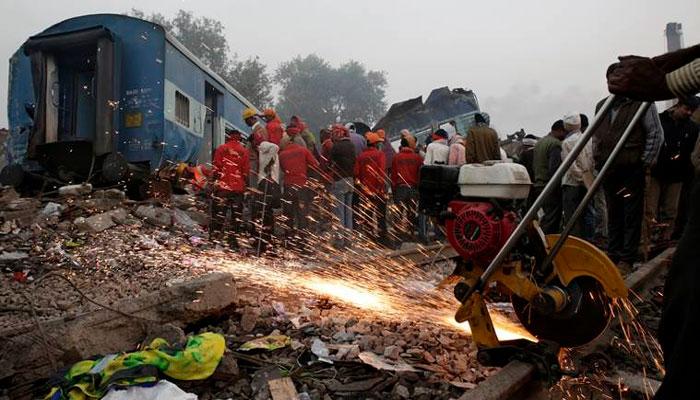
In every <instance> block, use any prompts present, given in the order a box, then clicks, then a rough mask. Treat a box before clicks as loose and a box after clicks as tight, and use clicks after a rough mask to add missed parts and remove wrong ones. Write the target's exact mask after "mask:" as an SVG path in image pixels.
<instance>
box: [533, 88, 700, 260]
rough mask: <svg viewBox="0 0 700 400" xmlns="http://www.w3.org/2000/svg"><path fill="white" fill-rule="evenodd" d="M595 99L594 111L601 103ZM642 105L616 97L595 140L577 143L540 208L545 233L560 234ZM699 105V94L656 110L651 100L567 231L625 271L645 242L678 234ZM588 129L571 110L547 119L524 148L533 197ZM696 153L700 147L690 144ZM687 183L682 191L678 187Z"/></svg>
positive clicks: (691, 173) (663, 240) (689, 178)
mask: <svg viewBox="0 0 700 400" xmlns="http://www.w3.org/2000/svg"><path fill="white" fill-rule="evenodd" d="M602 104H603V101H602V100H601V101H600V102H599V103H598V105H597V107H596V112H598V110H599V109H600V108H601V106H602ZM640 105H641V102H639V101H634V100H632V99H629V98H625V97H617V98H616V99H615V101H614V103H613V105H612V108H611V109H610V111H608V112H607V113H606V114H605V115H602V116H601V118H602V120H601V122H600V124H599V125H598V126H597V127H596V130H595V132H593V139H592V140H591V141H590V142H588V144H587V145H586V146H585V147H584V148H583V150H582V151H581V153H580V154H579V155H578V157H577V158H576V160H575V161H574V163H573V164H572V165H571V167H570V168H569V169H568V170H567V171H566V173H565V174H564V176H563V178H562V180H561V182H560V185H559V186H558V190H555V191H554V192H553V193H552V194H551V195H550V196H549V197H548V198H547V199H545V202H544V205H543V207H542V211H543V215H542V217H541V218H540V226H541V228H542V230H543V231H544V232H545V233H559V232H561V230H562V228H563V226H565V225H566V224H567V223H568V222H569V221H570V220H571V218H572V215H573V214H574V211H575V210H576V207H577V206H578V204H579V203H580V202H581V200H582V199H583V197H584V196H585V195H586V193H587V191H588V189H589V188H590V187H591V184H592V183H593V180H594V179H595V177H596V176H597V175H598V173H599V171H600V170H601V169H602V167H603V165H604V164H605V162H606V161H607V160H608V158H609V157H610V155H611V153H612V151H613V148H614V147H615V145H616V144H617V142H618V141H619V139H620V137H621V135H622V133H623V132H624V130H625V128H626V127H627V125H628V124H629V123H630V122H631V121H632V118H633V116H634V114H635V112H636V111H637V109H638V108H639V106H640ZM698 105H700V99H698V98H697V97H693V96H691V97H684V98H682V99H678V100H677V101H676V103H675V104H674V105H672V106H671V107H670V108H668V109H667V110H665V111H664V112H662V113H661V114H659V113H658V112H657V110H656V107H655V105H654V104H652V105H651V106H650V107H649V109H648V110H647V112H646V113H645V114H644V115H643V117H642V119H641V120H640V121H639V123H638V124H637V125H636V126H635V127H634V129H633V130H632V131H631V134H630V136H629V137H628V140H627V141H626V143H625V145H624V147H623V148H622V151H621V152H620V153H619V154H618V156H617V157H616V158H615V160H614V161H613V164H612V166H611V168H610V169H609V170H608V171H609V172H608V174H607V175H606V176H605V177H604V180H603V190H602V191H601V192H600V193H596V195H595V196H594V198H593V201H591V202H590V203H589V205H588V207H587V208H586V209H585V210H584V212H583V214H582V215H581V216H580V217H579V218H578V220H577V221H575V223H574V225H573V230H572V234H573V235H575V236H578V237H581V238H583V239H586V240H588V241H590V242H593V243H595V244H597V245H598V246H599V247H602V248H606V249H607V252H608V255H609V256H610V258H611V259H612V260H613V261H614V262H615V263H617V265H618V268H619V269H620V271H621V272H623V273H629V272H631V271H632V269H633V268H634V264H635V263H637V262H639V261H640V260H641V259H642V258H643V255H644V254H645V253H646V250H647V249H648V248H649V246H650V243H651V242H652V241H653V242H655V243H667V242H669V241H670V240H672V239H675V238H677V237H678V236H680V232H681V231H682V227H683V224H684V222H685V219H684V218H678V217H679V210H681V212H684V211H683V210H685V209H686V208H687V202H688V197H687V196H688V195H687V194H683V193H684V192H685V193H687V192H688V191H689V188H690V183H691V181H692V178H693V176H694V168H693V165H692V162H691V154H692V152H693V149H695V148H697V147H698V146H700V143H699V142H698V125H697V124H696V123H695V122H693V121H692V120H691V119H690V117H691V115H692V114H693V112H694V111H695V110H696V109H697V108H698ZM587 127H588V118H587V117H586V116H585V115H584V114H578V113H572V114H569V115H566V116H564V117H563V118H562V119H561V120H558V121H556V122H555V123H554V124H552V127H551V130H550V132H549V134H547V135H546V136H544V137H543V138H541V139H539V140H537V142H536V144H534V146H532V147H531V148H530V149H528V150H526V151H527V152H531V156H530V157H524V158H523V159H524V160H525V162H524V163H529V162H531V163H532V165H531V167H529V169H531V170H532V171H533V176H532V180H533V183H534V190H533V197H531V198H532V199H534V198H535V197H536V196H537V195H538V194H539V193H541V191H542V190H543V188H544V186H545V185H546V184H547V183H548V182H549V181H550V179H551V178H552V177H553V175H554V172H555V171H556V169H557V168H558V167H559V165H560V164H561V162H562V160H563V159H564V158H566V156H567V155H568V154H569V153H570V152H571V150H572V149H573V148H574V146H575V145H576V144H577V143H578V141H579V140H581V137H582V135H583V134H582V132H584V131H585V130H586V128H587ZM696 152H700V150H696ZM684 188H685V189H684Z"/></svg>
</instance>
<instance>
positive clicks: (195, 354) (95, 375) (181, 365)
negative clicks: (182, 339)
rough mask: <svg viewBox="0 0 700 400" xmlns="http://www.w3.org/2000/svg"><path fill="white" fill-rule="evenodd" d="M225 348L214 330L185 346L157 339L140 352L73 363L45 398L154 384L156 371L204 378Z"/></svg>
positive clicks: (75, 399) (92, 395)
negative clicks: (177, 345)
mask: <svg viewBox="0 0 700 400" xmlns="http://www.w3.org/2000/svg"><path fill="white" fill-rule="evenodd" d="M225 349H226V341H225V340H224V337H223V336H222V335H219V334H217V333H209V332H207V333H202V334H201V335H195V336H190V337H189V338H188V339H187V344H186V345H185V348H184V349H176V348H172V347H170V345H169V344H168V343H167V342H166V341H165V340H164V339H161V338H157V339H154V340H153V341H152V342H151V344H150V345H149V346H148V347H146V348H144V349H143V350H141V351H135V352H132V353H124V354H120V355H116V356H112V357H110V356H107V357H103V358H100V359H97V360H84V361H80V362H77V363H75V364H74V365H73V366H72V367H71V368H70V369H69V370H68V372H67V373H66V374H65V375H64V376H63V379H62V382H61V383H60V385H56V386H55V387H53V388H52V389H51V391H50V393H49V394H48V395H47V396H46V397H45V399H51V400H63V399H67V400H88V399H99V398H102V397H103V396H104V395H105V394H106V393H107V392H108V391H109V389H111V388H112V387H125V386H134V385H139V384H144V383H155V382H157V381H158V375H159V374H163V375H166V376H168V377H171V378H174V379H178V380H198V379H206V378H208V377H209V376H210V375H211V374H213V373H214V370H216V367H217V366H218V365H219V361H220V360H221V357H223V355H224V350H225ZM100 363H102V364H103V365H100ZM93 369H94V370H93Z"/></svg>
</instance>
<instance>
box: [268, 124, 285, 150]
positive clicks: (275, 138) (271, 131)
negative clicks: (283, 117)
mask: <svg viewBox="0 0 700 400" xmlns="http://www.w3.org/2000/svg"><path fill="white" fill-rule="evenodd" d="M265 128H266V129H267V141H268V142H271V143H274V144H276V145H278V146H279V145H280V141H281V140H282V136H283V135H284V129H282V121H280V120H279V118H275V119H273V120H272V121H270V122H268V123H267V125H266V126H265Z"/></svg>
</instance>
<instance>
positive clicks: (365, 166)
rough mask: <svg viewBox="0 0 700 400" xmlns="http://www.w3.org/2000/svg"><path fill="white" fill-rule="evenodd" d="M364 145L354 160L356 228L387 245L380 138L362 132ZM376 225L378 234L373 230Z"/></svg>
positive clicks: (384, 168)
mask: <svg viewBox="0 0 700 400" xmlns="http://www.w3.org/2000/svg"><path fill="white" fill-rule="evenodd" d="M365 138H366V139H367V148H366V149H365V150H363V151H362V153H360V155H359V156H358V157H357V160H356V161H355V187H356V188H357V189H359V195H360V205H359V207H358V209H359V213H360V215H359V216H358V217H359V220H360V221H359V222H360V223H359V224H358V225H359V228H360V230H361V231H362V232H364V233H365V234H366V235H367V236H368V237H370V238H371V239H372V240H375V241H376V242H378V243H380V244H384V245H387V244H388V241H389V238H388V237H387V226H386V201H387V195H386V182H387V179H386V173H385V171H386V156H385V155H384V153H383V152H382V151H381V150H379V144H380V143H382V139H381V137H379V135H377V134H376V133H374V132H367V134H365ZM375 223H376V224H377V228H378V230H379V233H378V234H375V233H374V232H375V231H374V224H375Z"/></svg>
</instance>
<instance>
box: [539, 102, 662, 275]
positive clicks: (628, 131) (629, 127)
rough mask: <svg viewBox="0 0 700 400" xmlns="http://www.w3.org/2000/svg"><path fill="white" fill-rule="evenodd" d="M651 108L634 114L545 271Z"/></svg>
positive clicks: (646, 106) (549, 256)
mask: <svg viewBox="0 0 700 400" xmlns="http://www.w3.org/2000/svg"><path fill="white" fill-rule="evenodd" d="M650 106H651V103H649V102H644V103H642V104H641V105H640V106H639V108H638V109H637V112H636V113H635V114H634V117H632V121H630V123H629V125H627V128H625V132H624V133H623V134H622V136H620V140H618V142H617V144H616V145H615V148H613V150H612V152H611V153H610V156H608V159H607V160H605V164H604V165H603V168H601V169H600V172H599V173H598V176H596V178H595V179H594V180H593V183H592V184H591V187H590V188H588V191H587V192H586V195H585V196H583V199H582V200H581V202H580V203H579V205H578V207H577V208H576V211H574V213H573V215H572V216H571V218H570V219H569V221H567V223H566V226H565V227H564V230H563V231H562V232H561V235H560V236H559V238H558V239H557V241H556V243H554V246H552V248H551V249H550V250H549V253H548V254H547V257H546V258H545V259H544V262H543V263H542V265H541V267H540V268H542V269H543V270H544V269H546V268H547V266H549V264H550V263H551V262H552V260H554V257H556V255H557V253H559V250H560V249H561V247H562V246H563V245H564V242H565V241H566V238H567V237H569V234H570V233H571V230H572V229H573V228H574V225H575V224H576V220H578V218H579V217H580V216H581V214H583V210H584V209H585V208H586V206H587V205H588V203H589V202H590V201H591V199H592V198H593V196H594V195H595V193H596V191H597V190H598V187H599V186H600V184H601V183H602V182H603V178H605V175H606V174H607V172H608V169H610V167H612V164H613V162H615V158H616V157H617V155H618V154H619V153H620V152H621V151H622V148H623V147H625V143H627V139H628V138H629V136H630V135H631V134H632V130H633V129H634V127H635V126H637V124H638V123H639V120H640V119H642V117H644V114H646V112H647V110H649V107H650Z"/></svg>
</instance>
